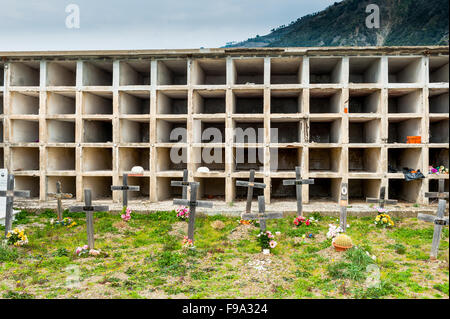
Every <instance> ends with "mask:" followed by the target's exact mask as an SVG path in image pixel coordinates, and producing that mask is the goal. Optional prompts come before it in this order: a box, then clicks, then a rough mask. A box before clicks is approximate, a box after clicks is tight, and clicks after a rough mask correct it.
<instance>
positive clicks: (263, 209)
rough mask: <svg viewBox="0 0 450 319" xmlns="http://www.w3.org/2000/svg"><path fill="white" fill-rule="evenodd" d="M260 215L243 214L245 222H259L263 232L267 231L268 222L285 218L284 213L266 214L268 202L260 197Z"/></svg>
mask: <svg viewBox="0 0 450 319" xmlns="http://www.w3.org/2000/svg"><path fill="white" fill-rule="evenodd" d="M258 211H259V212H258V213H248V214H247V213H245V214H242V219H244V220H256V219H257V220H259V228H260V229H261V232H265V231H266V220H268V219H279V218H283V213H282V212H270V213H266V202H265V200H264V196H258Z"/></svg>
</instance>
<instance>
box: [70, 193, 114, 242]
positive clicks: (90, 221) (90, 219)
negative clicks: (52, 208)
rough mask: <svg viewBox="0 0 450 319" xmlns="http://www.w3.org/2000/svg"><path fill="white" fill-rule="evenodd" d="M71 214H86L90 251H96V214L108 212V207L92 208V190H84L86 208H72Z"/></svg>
mask: <svg viewBox="0 0 450 319" xmlns="http://www.w3.org/2000/svg"><path fill="white" fill-rule="evenodd" d="M69 211H70V212H84V213H86V230H87V239H88V247H89V249H94V212H107V211H109V207H108V206H92V197H91V190H90V189H85V190H84V206H71V207H69Z"/></svg>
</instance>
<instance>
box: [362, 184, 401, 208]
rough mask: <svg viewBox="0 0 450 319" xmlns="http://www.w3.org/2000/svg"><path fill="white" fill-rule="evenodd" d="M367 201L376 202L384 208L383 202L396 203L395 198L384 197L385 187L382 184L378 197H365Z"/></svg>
mask: <svg viewBox="0 0 450 319" xmlns="http://www.w3.org/2000/svg"><path fill="white" fill-rule="evenodd" d="M366 202H367V203H376V204H379V205H380V208H384V204H392V205H395V204H397V202H398V201H397V200H396V199H386V187H384V186H382V187H381V188H380V198H371V197H369V198H366Z"/></svg>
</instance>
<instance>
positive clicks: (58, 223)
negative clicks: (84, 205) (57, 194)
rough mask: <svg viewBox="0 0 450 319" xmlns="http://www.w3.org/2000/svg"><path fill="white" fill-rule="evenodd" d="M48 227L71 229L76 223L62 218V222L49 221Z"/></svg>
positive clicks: (70, 219)
mask: <svg viewBox="0 0 450 319" xmlns="http://www.w3.org/2000/svg"><path fill="white" fill-rule="evenodd" d="M50 225H52V226H53V225H54V226H65V227H67V228H72V227H74V226H76V225H77V223H76V222H75V221H74V220H73V219H72V218H69V217H64V218H63V219H62V220H56V221H55V220H54V219H51V220H50Z"/></svg>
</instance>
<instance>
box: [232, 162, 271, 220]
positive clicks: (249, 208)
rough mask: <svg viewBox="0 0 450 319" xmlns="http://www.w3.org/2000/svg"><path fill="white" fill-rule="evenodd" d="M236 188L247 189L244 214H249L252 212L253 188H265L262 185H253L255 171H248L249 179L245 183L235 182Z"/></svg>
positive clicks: (264, 185)
mask: <svg viewBox="0 0 450 319" xmlns="http://www.w3.org/2000/svg"><path fill="white" fill-rule="evenodd" d="M236 186H243V187H247V204H246V206H245V213H246V214H249V213H250V212H251V211H252V199H253V188H266V184H264V183H255V170H254V169H252V170H250V178H249V179H248V182H247V181H236Z"/></svg>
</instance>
